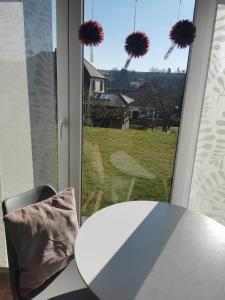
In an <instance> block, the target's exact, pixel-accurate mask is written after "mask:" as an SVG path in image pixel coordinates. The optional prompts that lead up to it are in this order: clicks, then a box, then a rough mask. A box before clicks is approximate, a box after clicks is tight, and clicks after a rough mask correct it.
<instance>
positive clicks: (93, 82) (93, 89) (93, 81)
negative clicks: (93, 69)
mask: <svg viewBox="0 0 225 300" xmlns="http://www.w3.org/2000/svg"><path fill="white" fill-rule="evenodd" d="M92 91H93V92H94V91H95V80H92Z"/></svg>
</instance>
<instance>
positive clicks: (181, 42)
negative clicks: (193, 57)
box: [170, 20, 196, 48]
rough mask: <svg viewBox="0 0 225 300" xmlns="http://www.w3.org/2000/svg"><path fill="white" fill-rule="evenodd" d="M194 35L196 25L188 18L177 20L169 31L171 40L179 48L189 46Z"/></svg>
mask: <svg viewBox="0 0 225 300" xmlns="http://www.w3.org/2000/svg"><path fill="white" fill-rule="evenodd" d="M195 36H196V27H195V25H194V24H193V23H192V22H191V21H189V20H181V21H178V22H177V23H176V24H175V25H174V26H173V27H172V29H171V31H170V39H171V41H172V42H173V43H174V44H176V45H177V47H179V48H186V47H188V46H190V45H191V44H192V43H193V41H194V39H195Z"/></svg>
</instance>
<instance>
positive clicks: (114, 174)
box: [82, 127, 177, 216]
mask: <svg viewBox="0 0 225 300" xmlns="http://www.w3.org/2000/svg"><path fill="white" fill-rule="evenodd" d="M83 140H84V143H83V165H82V166H83V178H82V185H83V203H82V212H83V215H86V216H89V215H90V214H92V213H93V212H94V211H97V210H98V209H100V208H103V207H105V206H107V205H110V204H113V203H117V202H122V201H129V200H139V199H149V200H157V201H168V200H169V195H170V187H171V179H172V172H173V163H174V156H175V149H176V141H177V129H175V128H173V129H172V130H171V131H170V132H169V133H164V132H161V131H150V130H143V131H141V130H132V129H129V130H122V129H108V128H93V127H84V132H83Z"/></svg>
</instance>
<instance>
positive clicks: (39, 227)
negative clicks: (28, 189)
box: [4, 188, 78, 297]
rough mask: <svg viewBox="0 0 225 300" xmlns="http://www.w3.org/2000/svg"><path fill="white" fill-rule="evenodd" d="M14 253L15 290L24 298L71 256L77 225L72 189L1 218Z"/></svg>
mask: <svg viewBox="0 0 225 300" xmlns="http://www.w3.org/2000/svg"><path fill="white" fill-rule="evenodd" d="M4 221H5V226H6V230H7V233H8V236H9V238H10V241H11V243H12V245H13V247H14V250H15V252H16V254H17V260H18V265H19V274H20V275H19V290H20V294H21V296H22V297H24V296H27V295H28V294H30V293H31V292H32V291H34V290H35V289H36V288H38V287H40V286H41V285H42V284H44V283H45V282H46V281H47V280H48V279H49V278H50V277H51V276H52V275H54V274H55V273H56V272H58V271H60V270H62V269H63V268H65V267H66V266H67V265H68V263H69V262H70V260H71V258H72V257H73V254H74V243H75V237H76V235H77V232H78V222H77V214H76V205H75V198H74V190H73V188H68V189H66V190H64V191H63V192H60V193H58V194H56V195H54V196H52V197H51V198H49V199H46V200H44V201H41V202H38V203H36V204H32V205H29V206H26V207H24V208H21V209H18V210H16V211H14V212H11V213H9V214H7V215H6V216H5V217H4Z"/></svg>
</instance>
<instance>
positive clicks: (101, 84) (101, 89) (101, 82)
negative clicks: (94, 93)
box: [100, 80, 103, 92]
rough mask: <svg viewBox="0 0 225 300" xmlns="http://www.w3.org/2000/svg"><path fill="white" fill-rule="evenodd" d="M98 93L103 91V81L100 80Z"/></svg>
mask: <svg viewBox="0 0 225 300" xmlns="http://www.w3.org/2000/svg"><path fill="white" fill-rule="evenodd" d="M100 91H101V92H102V91H103V81H102V80H101V81H100Z"/></svg>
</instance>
